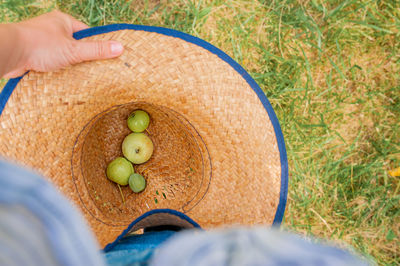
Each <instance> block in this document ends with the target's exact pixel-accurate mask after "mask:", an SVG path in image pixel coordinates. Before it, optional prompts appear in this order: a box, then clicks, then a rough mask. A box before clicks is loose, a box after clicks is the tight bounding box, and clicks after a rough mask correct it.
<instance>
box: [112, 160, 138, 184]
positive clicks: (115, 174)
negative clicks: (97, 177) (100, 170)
mask: <svg viewBox="0 0 400 266" xmlns="http://www.w3.org/2000/svg"><path fill="white" fill-rule="evenodd" d="M134 172H135V170H134V169H133V165H132V164H131V162H129V161H128V160H127V159H125V158H122V157H117V158H116V159H115V160H113V161H112V162H111V163H109V164H108V166H107V177H108V179H110V180H111V181H113V182H115V183H118V184H120V185H121V186H126V185H128V181H129V176H130V175H131V174H133V173H134Z"/></svg>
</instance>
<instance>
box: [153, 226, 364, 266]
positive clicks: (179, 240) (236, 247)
mask: <svg viewBox="0 0 400 266" xmlns="http://www.w3.org/2000/svg"><path fill="white" fill-rule="evenodd" d="M151 265H152V266H171V265H174V266H186V265H187V266H189V265H191V266H200V265H230V266H243V265H260V266H261V265H273V266H275V265H276V266H278V265H293V266H295V265H299V266H302V265H304V266H306V265H307V266H310V265H311V266H312V265H315V266H341V265H349V266H350V265H351V266H357V265H369V263H368V262H367V261H364V260H363V259H361V258H360V257H358V256H357V255H352V254H351V253H349V252H348V251H345V250H343V249H340V248H336V247H333V246H330V245H326V244H323V243H319V242H317V241H313V240H306V239H305V238H302V237H300V236H298V235H295V234H289V233H285V232H282V231H278V230H277V229H268V228H264V227H263V228H235V229H229V230H218V231H195V230H188V231H186V232H183V233H178V234H175V235H174V236H173V237H171V238H170V239H169V240H168V241H167V242H165V244H163V245H161V246H160V248H159V250H156V251H155V253H154V255H153V258H152V261H151Z"/></svg>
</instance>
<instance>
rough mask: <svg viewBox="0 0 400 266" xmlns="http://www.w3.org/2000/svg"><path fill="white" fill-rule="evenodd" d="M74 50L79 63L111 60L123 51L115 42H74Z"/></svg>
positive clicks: (120, 45)
mask: <svg viewBox="0 0 400 266" xmlns="http://www.w3.org/2000/svg"><path fill="white" fill-rule="evenodd" d="M74 48H75V51H74V53H75V55H76V58H78V59H79V61H91V60H98V59H108V58H113V57H117V56H120V55H121V54H122V52H123V51H124V47H123V46H122V44H121V43H119V42H116V41H89V42H88V41H76V44H75V45H74Z"/></svg>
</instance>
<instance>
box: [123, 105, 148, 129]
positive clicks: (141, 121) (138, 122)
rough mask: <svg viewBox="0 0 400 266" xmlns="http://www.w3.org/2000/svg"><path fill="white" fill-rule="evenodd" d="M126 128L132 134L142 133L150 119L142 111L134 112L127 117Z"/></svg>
mask: <svg viewBox="0 0 400 266" xmlns="http://www.w3.org/2000/svg"><path fill="white" fill-rule="evenodd" d="M127 122H128V127H129V129H130V130H132V131H133V132H143V131H145V130H146V128H147V127H148V126H149V123H150V117H149V115H148V114H147V113H146V112H145V111H143V110H136V111H134V112H133V113H131V114H130V115H129V117H128V121H127Z"/></svg>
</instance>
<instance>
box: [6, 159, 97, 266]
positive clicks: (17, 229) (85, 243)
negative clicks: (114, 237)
mask: <svg viewBox="0 0 400 266" xmlns="http://www.w3.org/2000/svg"><path fill="white" fill-rule="evenodd" d="M0 265H28V266H29V265H74V266H76V265H85V266H87V265H99V266H102V265H104V258H103V256H102V254H101V252H99V247H98V245H97V243H96V241H95V239H94V236H93V235H92V233H91V231H90V230H89V228H88V226H87V225H86V224H85V222H84V220H83V219H82V217H81V215H80V213H79V212H78V211H77V210H76V209H75V208H74V207H73V206H72V204H71V203H70V202H69V201H68V200H67V199H66V198H65V197H64V196H62V195H61V194H60V193H59V192H58V191H57V190H56V189H55V187H54V186H53V185H51V184H50V183H48V182H47V181H46V180H44V179H43V178H41V177H40V176H38V175H37V174H34V173H32V172H30V171H28V170H25V169H23V168H21V167H18V166H16V165H13V164H10V163H7V162H5V161H2V160H1V159H0Z"/></svg>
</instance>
